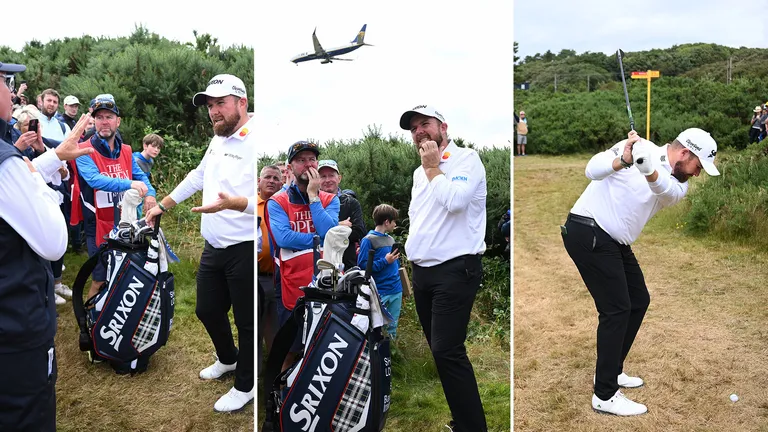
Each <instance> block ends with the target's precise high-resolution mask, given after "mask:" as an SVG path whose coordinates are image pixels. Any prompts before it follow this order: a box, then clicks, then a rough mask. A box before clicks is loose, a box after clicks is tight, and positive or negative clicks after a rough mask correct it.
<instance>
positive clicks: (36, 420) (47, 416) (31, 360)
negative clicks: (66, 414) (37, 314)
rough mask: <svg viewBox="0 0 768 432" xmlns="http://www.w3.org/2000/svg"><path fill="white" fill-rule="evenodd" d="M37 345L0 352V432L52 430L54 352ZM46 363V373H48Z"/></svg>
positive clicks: (53, 420) (53, 426) (49, 345)
mask: <svg viewBox="0 0 768 432" xmlns="http://www.w3.org/2000/svg"><path fill="white" fill-rule="evenodd" d="M51 348H53V341H50V343H49V344H45V345H43V346H41V347H39V348H34V349H31V350H27V351H22V352H15V353H0V431H2V432H6V431H30V432H31V431H35V432H38V431H51V432H54V431H56V377H57V375H58V373H57V368H56V354H55V351H54V352H53V353H52V357H51V358H49V354H48V351H49V350H50V349H51ZM49 365H50V371H51V372H50V373H48V369H49Z"/></svg>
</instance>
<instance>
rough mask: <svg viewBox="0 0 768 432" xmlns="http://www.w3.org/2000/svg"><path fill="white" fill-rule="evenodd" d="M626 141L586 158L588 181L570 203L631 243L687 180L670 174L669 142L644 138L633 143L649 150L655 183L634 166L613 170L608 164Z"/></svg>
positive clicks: (677, 197) (680, 196)
mask: <svg viewBox="0 0 768 432" xmlns="http://www.w3.org/2000/svg"><path fill="white" fill-rule="evenodd" d="M626 142H627V140H623V141H621V142H619V143H617V144H616V145H614V146H613V147H611V148H610V149H608V150H606V151H604V152H601V153H598V154H596V155H595V156H593V157H592V159H590V161H589V163H588V164H587V168H586V170H585V173H586V176H587V178H589V179H591V180H592V182H590V183H589V185H588V186H587V188H586V189H585V190H584V192H583V193H582V194H581V196H580V197H579V199H578V200H577V201H576V204H574V205H573V208H572V209H571V213H573V214H577V215H580V216H586V217H591V218H593V219H595V222H597V225H599V226H600V228H602V229H603V230H604V231H605V232H607V233H608V234H609V235H610V236H611V237H612V238H613V239H614V240H616V241H617V242H618V243H620V244H623V245H631V244H632V243H633V242H634V241H635V240H637V237H638V236H639V235H640V232H641V231H642V230H643V227H644V226H645V224H646V223H647V222H648V220H650V219H651V217H653V215H655V214H656V212H658V211H659V210H661V209H662V208H664V207H669V206H671V205H673V204H676V203H678V202H679V201H680V200H681V199H683V197H685V194H686V192H688V182H685V183H680V182H679V181H678V180H677V179H676V178H674V177H672V166H671V165H670V164H669V157H668V155H667V149H668V147H669V144H667V145H664V146H662V147H658V146H657V145H655V144H654V143H652V142H650V141H647V140H642V141H640V142H637V143H635V147H638V146H643V147H647V148H648V149H649V150H650V151H651V155H652V156H651V157H652V158H653V167H654V168H655V169H656V171H657V172H658V175H659V177H658V179H657V180H656V181H655V182H653V183H648V181H647V180H646V179H645V176H644V175H643V174H642V173H641V172H640V171H638V169H637V167H636V166H634V165H633V166H632V167H630V168H628V169H621V170H619V171H614V170H613V168H612V167H611V164H612V163H613V161H614V159H616V157H618V156H619V155H621V154H622V153H623V152H624V144H625V143H626Z"/></svg>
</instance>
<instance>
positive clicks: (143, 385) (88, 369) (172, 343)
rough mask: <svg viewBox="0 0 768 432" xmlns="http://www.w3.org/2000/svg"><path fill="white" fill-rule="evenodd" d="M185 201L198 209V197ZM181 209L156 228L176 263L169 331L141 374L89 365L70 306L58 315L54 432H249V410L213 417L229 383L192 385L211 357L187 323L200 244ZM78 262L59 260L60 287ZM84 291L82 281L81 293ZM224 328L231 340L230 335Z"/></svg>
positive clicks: (200, 334)
mask: <svg viewBox="0 0 768 432" xmlns="http://www.w3.org/2000/svg"><path fill="white" fill-rule="evenodd" d="M189 201H190V202H189V204H191V203H192V202H199V197H198V199H193V200H189ZM189 207H190V205H188V203H187V202H184V203H183V204H182V205H181V206H179V208H177V209H174V210H173V211H171V213H170V215H169V216H166V217H164V219H163V221H162V225H163V231H164V232H165V233H166V236H167V237H168V240H169V243H170V244H171V246H172V247H173V248H174V251H175V252H176V253H177V255H179V257H180V258H181V260H182V262H180V263H176V264H171V268H170V270H171V271H172V272H173V273H174V275H175V277H176V309H175V315H174V320H173V329H172V330H171V334H170V338H169V340H168V343H167V345H166V346H165V347H163V348H161V349H160V350H159V351H158V352H157V353H155V354H154V355H153V356H152V358H151V359H150V365H149V370H148V371H147V372H145V373H143V374H140V375H136V376H134V377H130V376H120V375H117V374H115V373H114V371H113V370H112V368H111V367H109V366H108V365H106V364H98V365H93V364H90V363H89V362H88V360H87V357H86V355H85V353H83V352H81V351H80V349H79V347H78V335H79V330H78V326H77V323H76V321H75V318H74V313H73V312H72V303H71V302H69V301H68V302H67V303H66V304H65V305H62V306H59V307H58V312H59V318H58V324H59V327H58V333H57V334H56V349H57V352H58V367H59V377H58V382H57V385H56V393H57V410H56V411H57V430H59V431H88V432H96V431H248V430H253V405H249V406H247V407H246V408H245V410H244V411H243V412H240V413H235V414H219V413H216V412H214V411H213V404H214V402H216V400H217V399H218V398H219V397H220V396H222V395H223V394H225V393H226V392H227V391H228V390H229V389H230V388H231V387H232V385H233V383H234V377H232V376H230V377H228V378H225V379H223V380H221V381H213V382H210V381H202V380H200V378H199V377H198V372H199V371H200V369H203V368H204V367H206V366H209V365H210V364H211V363H213V361H214V360H215V358H214V353H215V350H214V348H213V344H212V343H211V340H210V338H209V337H208V334H207V333H206V331H205V328H204V327H203V325H202V324H201V323H200V321H199V320H198V319H197V317H196V316H195V273H196V271H197V266H198V263H199V257H200V253H201V251H202V248H203V240H202V237H201V236H200V233H199V229H198V227H199V216H195V215H193V214H191V213H189V212H188V208H189ZM86 258H87V257H86V255H75V254H72V253H67V255H66V256H65V258H64V264H65V265H66V270H65V271H64V283H65V284H67V285H70V286H71V285H72V283H73V281H74V278H75V275H76V274H77V271H78V270H79V269H80V266H81V265H82V263H83V262H85V259H86ZM89 285H90V281H89V282H88V283H87V284H86V291H87V289H88V286H89ZM230 320H232V315H231V312H230ZM232 328H233V331H235V340H237V334H236V328H235V327H234V325H233V326H232Z"/></svg>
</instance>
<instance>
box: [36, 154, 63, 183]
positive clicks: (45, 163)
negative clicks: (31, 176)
mask: <svg viewBox="0 0 768 432" xmlns="http://www.w3.org/2000/svg"><path fill="white" fill-rule="evenodd" d="M45 149H46V150H45V153H43V154H41V155H40V156H38V157H36V158H34V159H32V166H34V167H35V169H36V170H37V172H39V173H40V175H41V176H42V177H43V181H44V182H45V183H52V182H53V181H54V179H56V178H58V181H59V184H61V174H59V167H60V166H61V160H59V155H57V154H56V151H55V150H53V149H50V148H48V147H46V148H45ZM57 176H58V177H57Z"/></svg>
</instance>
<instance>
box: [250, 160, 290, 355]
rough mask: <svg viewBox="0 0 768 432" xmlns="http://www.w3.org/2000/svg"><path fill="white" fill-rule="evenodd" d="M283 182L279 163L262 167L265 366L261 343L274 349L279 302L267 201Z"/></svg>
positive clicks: (259, 204)
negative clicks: (263, 349)
mask: <svg viewBox="0 0 768 432" xmlns="http://www.w3.org/2000/svg"><path fill="white" fill-rule="evenodd" d="M282 185H283V176H282V173H281V172H280V168H279V167H278V166H277V165H267V166H265V167H264V168H262V169H261V175H260V176H259V195H258V197H257V199H256V205H257V213H256V214H257V215H258V217H259V220H260V221H261V223H260V224H259V228H260V229H261V235H262V238H261V243H260V244H259V246H260V250H259V259H258V262H259V277H258V296H259V297H258V300H257V303H256V304H257V305H258V307H259V327H258V342H257V343H258V353H259V354H258V358H257V362H258V363H259V365H261V343H262V339H263V341H264V346H265V347H266V349H267V351H269V350H271V349H272V340H274V338H275V334H276V333H277V330H278V327H277V305H276V304H275V279H274V272H275V261H274V259H273V258H272V250H271V248H270V247H269V243H270V237H269V231H267V221H266V219H265V217H264V213H265V209H266V207H267V200H269V199H270V198H271V197H272V195H274V194H275V193H277V191H279V190H280V188H281V186H282Z"/></svg>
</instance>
